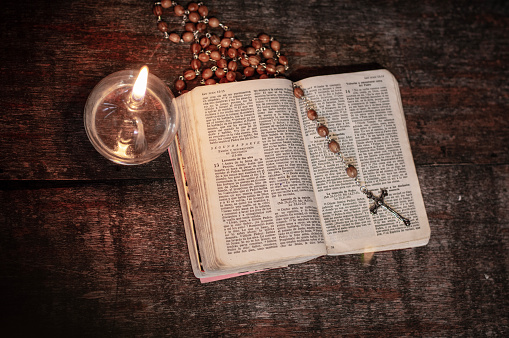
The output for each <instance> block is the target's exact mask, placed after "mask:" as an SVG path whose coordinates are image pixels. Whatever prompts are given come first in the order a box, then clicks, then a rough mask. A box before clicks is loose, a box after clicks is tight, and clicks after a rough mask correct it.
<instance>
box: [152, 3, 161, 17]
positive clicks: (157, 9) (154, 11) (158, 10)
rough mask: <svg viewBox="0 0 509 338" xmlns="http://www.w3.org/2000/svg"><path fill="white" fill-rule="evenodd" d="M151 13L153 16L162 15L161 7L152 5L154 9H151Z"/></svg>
mask: <svg viewBox="0 0 509 338" xmlns="http://www.w3.org/2000/svg"><path fill="white" fill-rule="evenodd" d="M152 13H154V15H155V16H161V15H163V7H161V5H154V7H152Z"/></svg>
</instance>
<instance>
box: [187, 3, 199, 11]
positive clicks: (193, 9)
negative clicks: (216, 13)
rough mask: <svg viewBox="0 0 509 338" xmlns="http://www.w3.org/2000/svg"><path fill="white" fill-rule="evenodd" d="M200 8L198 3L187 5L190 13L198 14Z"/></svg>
mask: <svg viewBox="0 0 509 338" xmlns="http://www.w3.org/2000/svg"><path fill="white" fill-rule="evenodd" d="M198 8H199V6H198V4H197V3H196V2H191V3H189V5H187V9H188V10H189V12H196V11H197V10H198Z"/></svg>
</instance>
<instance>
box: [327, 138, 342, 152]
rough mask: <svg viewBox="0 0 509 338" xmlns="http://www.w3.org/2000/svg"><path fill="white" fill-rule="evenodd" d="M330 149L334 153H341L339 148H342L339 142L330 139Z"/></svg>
mask: <svg viewBox="0 0 509 338" xmlns="http://www.w3.org/2000/svg"><path fill="white" fill-rule="evenodd" d="M329 150H330V151H332V152H333V153H334V154H337V153H339V150H340V148H339V143H337V142H336V141H334V140H330V142H329Z"/></svg>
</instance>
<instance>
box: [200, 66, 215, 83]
mask: <svg viewBox="0 0 509 338" xmlns="http://www.w3.org/2000/svg"><path fill="white" fill-rule="evenodd" d="M213 75H214V72H212V69H210V68H205V69H204V70H203V72H202V73H201V77H202V78H203V79H204V80H207V79H210V78H211V77H212V76H213Z"/></svg>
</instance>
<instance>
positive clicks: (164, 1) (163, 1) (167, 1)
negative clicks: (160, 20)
mask: <svg viewBox="0 0 509 338" xmlns="http://www.w3.org/2000/svg"><path fill="white" fill-rule="evenodd" d="M161 6H163V8H170V7H171V0H161Z"/></svg>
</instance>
